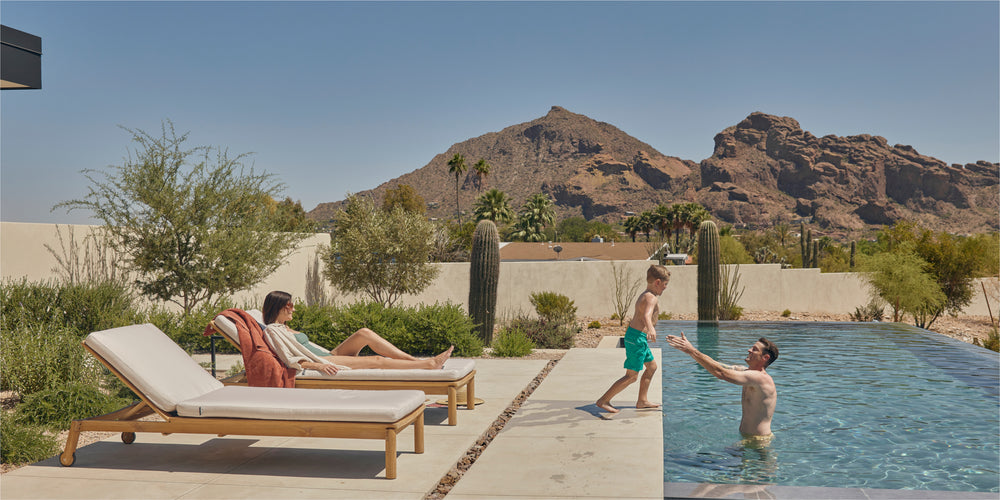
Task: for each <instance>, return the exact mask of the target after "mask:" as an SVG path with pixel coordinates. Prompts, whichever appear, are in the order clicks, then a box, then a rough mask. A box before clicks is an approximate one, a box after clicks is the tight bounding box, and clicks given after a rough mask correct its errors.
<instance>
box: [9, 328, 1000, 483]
mask: <svg viewBox="0 0 1000 500" xmlns="http://www.w3.org/2000/svg"><path fill="white" fill-rule="evenodd" d="M610 340H614V339H610ZM613 345H614V342H610V343H607V344H602V346H613ZM654 354H655V355H656V356H657V358H659V355H660V351H659V350H658V349H656V350H654ZM623 358H624V353H623V352H622V351H621V350H620V349H571V350H569V351H568V352H567V353H566V355H565V356H564V357H563V359H562V360H560V362H559V363H558V364H557V365H556V367H555V368H554V369H553V370H552V372H551V373H549V375H548V376H547V377H546V379H545V381H544V382H543V383H542V384H541V385H540V386H539V387H538V388H537V389H536V390H535V391H534V393H533V394H532V395H531V397H530V398H528V400H527V401H525V402H524V404H523V405H522V406H521V409H520V410H519V411H518V412H517V414H516V415H514V416H513V418H511V419H510V421H509V422H508V423H507V425H506V427H505V428H504V430H503V431H502V432H501V433H500V434H499V435H497V437H496V438H495V439H494V440H493V442H492V443H490V445H489V446H488V447H487V448H486V450H485V451H484V452H483V453H482V455H481V456H480V457H479V459H478V461H477V462H476V463H475V464H474V465H473V466H472V467H471V468H470V469H469V471H468V472H467V473H466V474H465V475H464V476H463V477H462V478H461V479H460V480H459V481H458V483H457V484H456V486H455V487H454V488H453V489H452V490H451V491H450V492H449V494H448V495H447V498H448V499H449V500H451V499H454V500H478V499H486V498H494V499H495V498H499V499H510V500H518V499H541V498H588V497H589V498H618V499H638V498H644V499H650V498H780V499H801V498H831V499H855V498H858V499H876V498H881V499H932V498H934V499H936V498H941V499H984V500H985V499H995V498H996V495H995V494H990V493H986V494H983V493H963V492H927V491H909V490H871V489H858V488H797V487H783V486H752V485H713V484H696V483H664V482H663V479H662V478H663V444H662V443H663V438H662V413H661V412H660V410H637V409H636V408H634V406H633V405H634V403H635V398H636V393H637V390H638V387H637V385H638V384H634V385H632V386H631V387H629V388H628V389H626V390H625V392H623V393H622V394H621V395H620V396H619V397H617V398H616V399H615V401H614V402H615V404H616V406H618V407H619V408H622V412H621V413H619V414H617V415H614V416H611V417H609V416H607V415H603V414H601V413H599V412H598V411H597V408H596V407H595V406H594V405H593V402H594V400H595V399H596V398H597V397H598V396H599V395H600V394H601V393H603V392H604V391H605V390H606V389H607V387H608V385H610V384H611V382H612V381H614V380H615V379H616V378H618V377H620V376H621V373H622V368H621V362H622V360H623ZM231 361H232V359H231V358H227V357H221V358H220V363H219V369H220V370H225V369H226V368H227V367H228V363H229V362H231ZM546 363H547V362H546V361H543V360H498V359H481V360H477V371H478V374H477V377H476V378H477V381H476V395H477V396H478V397H481V398H483V399H484V400H485V401H486V402H485V403H484V404H482V405H479V406H477V407H476V409H475V410H466V409H462V408H461V407H460V409H459V415H458V425H457V426H454V427H452V426H448V425H446V424H447V409H446V408H429V409H428V410H427V413H426V419H427V426H426V451H425V453H424V454H421V455H417V454H414V453H413V452H412V446H413V436H412V432H413V431H412V429H408V430H407V431H405V432H404V433H403V434H402V435H401V436H400V438H399V440H398V443H399V451H400V453H399V461H398V468H399V476H398V478H397V479H395V480H387V479H385V471H384V454H383V448H382V442H381V441H377V440H350V439H323V438H312V439H310V438H284V437H252V436H251V437H247V436H226V437H215V436H207V437H206V436H198V435H185V434H174V435H168V436H162V435H159V434H139V435H138V437H137V439H136V441H135V443H133V444H131V445H125V444H123V443H122V442H121V440H120V439H119V437H118V436H114V437H111V438H108V439H105V440H103V441H100V442H97V443H94V444H91V445H89V446H85V447H82V448H80V449H78V450H77V452H76V457H77V461H76V464H75V465H74V466H73V467H62V466H60V465H59V462H58V459H57V458H56V457H53V458H50V459H48V460H45V461H42V462H39V463H36V464H33V465H30V466H27V467H23V468H21V469H18V470H15V471H13V472H10V473H8V474H4V475H3V476H2V479H0V497H2V498H3V499H4V500H12V499H57V498H58V499H64V498H65V499H84V498H86V499H91V498H101V499H114V498H143V499H161V498H163V499H203V498H204V499H207V498H248V499H255V498H269V499H270V498H352V499H367V498H372V499H376V498H377V499H420V498H423V497H424V496H425V495H426V494H427V493H428V492H430V491H431V490H433V489H434V488H435V487H436V486H437V484H438V482H439V480H440V479H441V477H442V476H443V475H445V474H446V473H447V472H448V471H449V470H450V469H451V467H452V466H453V465H454V464H455V463H456V462H457V461H458V460H459V459H460V458H461V457H462V456H463V455H464V454H465V453H466V450H468V449H469V447H471V446H472V445H473V444H474V443H475V442H476V440H477V439H478V438H479V436H480V435H482V433H483V432H484V431H485V430H486V429H487V428H488V427H489V426H490V425H491V424H492V423H493V421H494V420H495V419H496V418H497V417H498V416H499V415H500V413H501V412H502V411H503V410H504V409H505V408H506V407H507V406H508V405H509V404H510V403H511V401H513V399H514V398H515V397H516V396H517V395H518V394H519V393H520V392H521V391H522V390H523V389H524V388H525V387H526V386H527V385H528V384H529V383H530V382H531V380H532V379H534V378H535V376H537V375H538V373H539V372H540V371H541V370H542V369H543V368H544V367H545V365H546ZM661 393H662V389H661V382H660V378H659V377H656V378H655V379H654V382H653V387H651V389H650V395H651V396H653V395H659V394H661ZM435 399H436V397H434V396H432V400H435ZM654 399H658V398H655V396H654Z"/></svg>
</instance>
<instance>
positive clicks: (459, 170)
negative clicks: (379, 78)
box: [448, 153, 469, 225]
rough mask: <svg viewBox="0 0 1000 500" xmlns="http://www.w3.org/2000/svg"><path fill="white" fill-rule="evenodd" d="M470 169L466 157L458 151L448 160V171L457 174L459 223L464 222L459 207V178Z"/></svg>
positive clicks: (456, 209)
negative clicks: (466, 163)
mask: <svg viewBox="0 0 1000 500" xmlns="http://www.w3.org/2000/svg"><path fill="white" fill-rule="evenodd" d="M468 169H469V167H466V166H465V157H464V156H462V155H460V154H458V153H455V156H452V157H451V159H450V160H448V172H450V173H452V174H455V212H456V215H458V223H459V225H461V224H462V210H461V209H459V207H458V179H459V178H460V177H461V176H462V174H464V173H465V171H466V170H468Z"/></svg>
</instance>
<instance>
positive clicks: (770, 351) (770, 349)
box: [758, 337, 778, 367]
mask: <svg viewBox="0 0 1000 500" xmlns="http://www.w3.org/2000/svg"><path fill="white" fill-rule="evenodd" d="M758 342H760V343H761V344H764V348H763V349H761V350H760V352H761V354H767V355H768V356H770V357H771V358H770V359H768V360H767V364H766V365H764V366H765V367H768V366H771V363H774V360H776V359H778V346H776V345H774V342H771V341H770V340H767V339H765V338H764V337H761V338H760V339H758Z"/></svg>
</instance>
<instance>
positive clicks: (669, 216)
mask: <svg viewBox="0 0 1000 500" xmlns="http://www.w3.org/2000/svg"><path fill="white" fill-rule="evenodd" d="M653 214H654V215H655V216H656V221H655V222H656V229H657V230H658V231H659V232H660V239H664V235H665V236H666V238H665V239H666V241H667V243H669V242H670V234H671V232H672V231H673V229H674V212H673V211H672V210H670V207H668V206H666V205H658V206H657V207H656V210H654V211H653Z"/></svg>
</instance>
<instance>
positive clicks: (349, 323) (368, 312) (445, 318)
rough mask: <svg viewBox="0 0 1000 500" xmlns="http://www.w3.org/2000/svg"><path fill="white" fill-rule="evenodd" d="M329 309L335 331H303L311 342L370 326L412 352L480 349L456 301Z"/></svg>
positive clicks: (328, 342) (332, 341) (327, 343)
mask: <svg viewBox="0 0 1000 500" xmlns="http://www.w3.org/2000/svg"><path fill="white" fill-rule="evenodd" d="M331 312H332V314H333V318H332V320H333V325H334V332H332V333H331V334H328V335H322V334H317V335H315V336H314V335H313V332H310V331H305V333H306V334H308V335H309V337H310V339H312V340H313V342H316V343H317V344H319V345H321V346H324V347H327V348H333V347H335V346H337V344H339V343H341V342H343V341H344V339H346V338H347V337H348V336H350V335H351V334H352V333H354V332H356V331H358V330H359V329H361V328H370V329H371V330H373V331H374V332H375V333H378V334H379V335H381V336H382V337H384V338H385V339H386V340H388V341H389V342H392V343H393V344H394V345H395V346H396V347H399V348H400V349H402V350H403V351H405V352H407V353H409V354H413V355H415V356H416V355H434V354H438V353H439V352H441V351H444V350H445V349H447V348H448V346H452V345H454V346H455V353H454V354H455V355H456V356H479V355H480V354H482V352H483V343H482V341H481V340H479V338H478V337H476V335H475V334H474V333H473V329H472V327H473V323H472V319H471V318H469V315H468V314H466V313H465V311H464V310H462V308H461V306H458V305H455V304H450V303H449V304H444V305H442V304H434V305H426V304H422V305H420V306H418V307H391V308H386V307H383V306H382V305H381V304H379V303H377V302H367V303H355V304H351V305H348V306H346V307H342V308H334V309H332V310H331ZM293 328H294V326H293ZM303 331H304V330H303ZM366 350H367V349H366Z"/></svg>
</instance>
